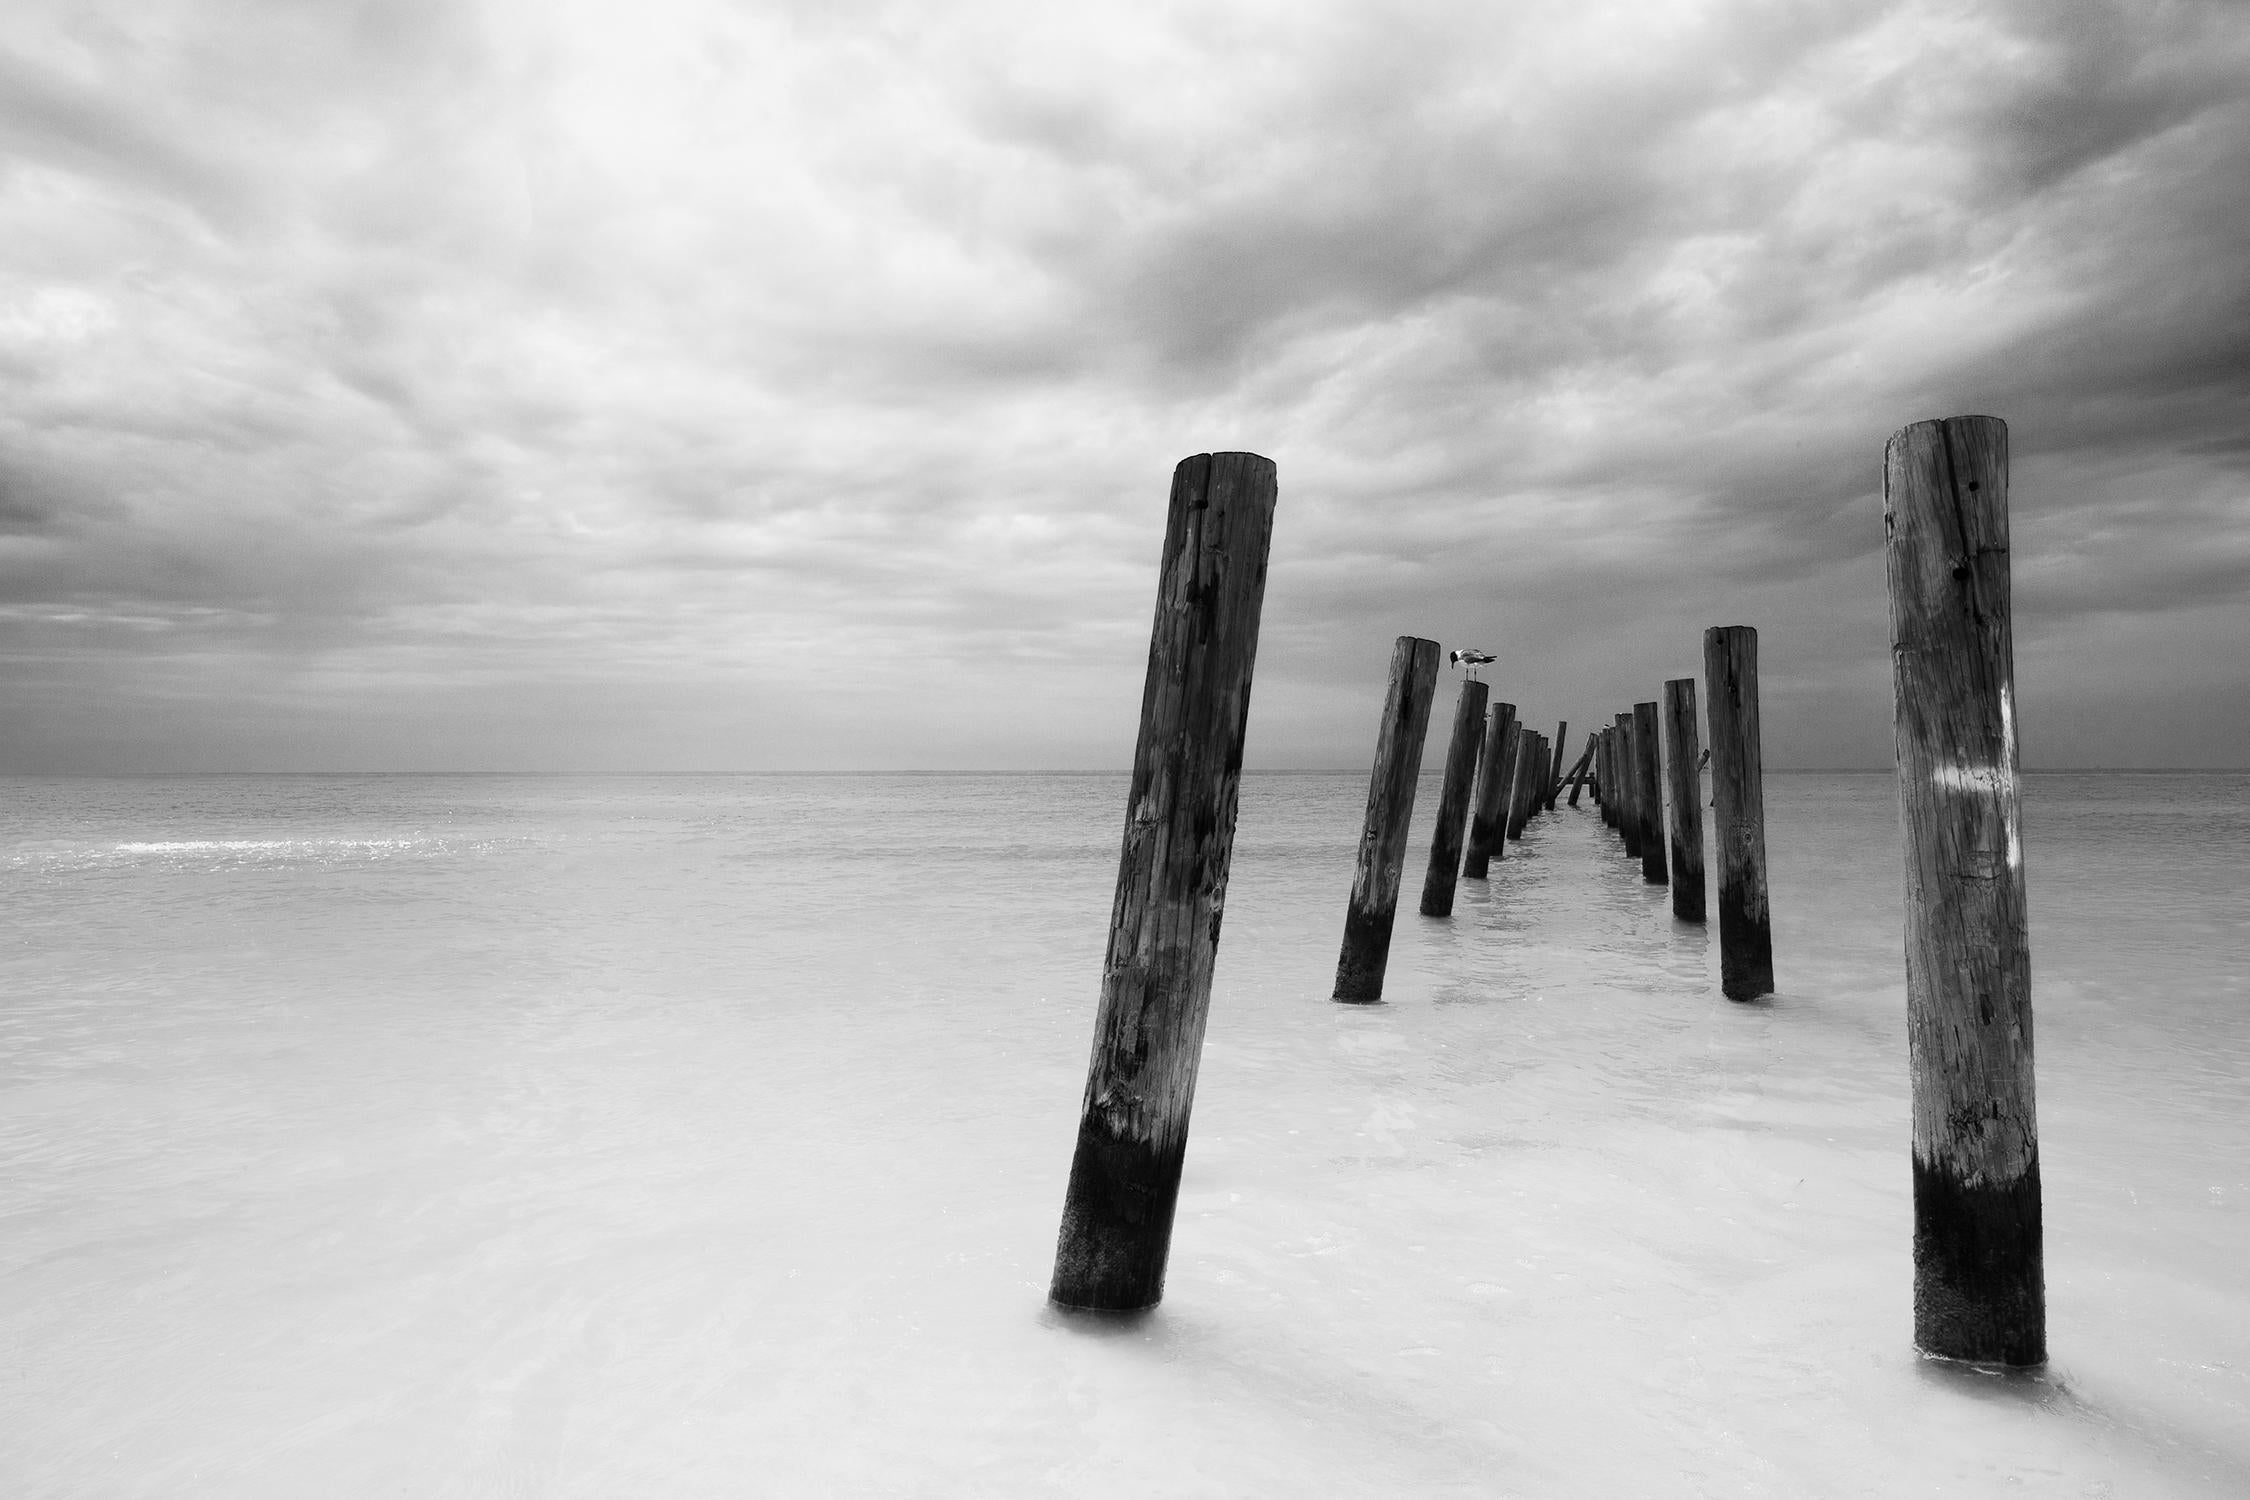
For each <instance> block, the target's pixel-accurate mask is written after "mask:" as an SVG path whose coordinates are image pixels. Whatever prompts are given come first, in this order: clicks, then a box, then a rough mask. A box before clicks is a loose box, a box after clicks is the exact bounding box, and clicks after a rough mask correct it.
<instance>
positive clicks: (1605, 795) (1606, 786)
mask: <svg viewBox="0 0 2250 1500" xmlns="http://www.w3.org/2000/svg"><path fill="white" fill-rule="evenodd" d="M1601 733H1602V743H1601V753H1600V756H1599V759H1598V764H1599V766H1600V770H1598V771H1597V772H1596V773H1595V775H1596V777H1597V778H1598V780H1597V784H1596V785H1595V787H1594V793H1595V799H1596V800H1597V801H1599V802H1600V803H1601V806H1602V822H1603V823H1604V824H1605V825H1606V826H1608V827H1611V828H1615V827H1616V826H1617V771H1616V769H1615V766H1616V762H1615V757H1614V752H1615V750H1616V748H1617V728H1616V726H1615V725H1611V726H1610V727H1608V728H1606V729H1604V730H1602V732H1601Z"/></svg>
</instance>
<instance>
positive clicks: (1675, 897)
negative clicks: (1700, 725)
mask: <svg viewBox="0 0 2250 1500" xmlns="http://www.w3.org/2000/svg"><path fill="white" fill-rule="evenodd" d="M1664 753H1665V758H1666V762H1667V764H1666V774H1667V776H1668V778H1669V786H1670V789H1671V793H1672V817H1671V821H1670V823H1669V824H1668V825H1667V827H1668V828H1669V829H1670V832H1671V836H1672V845H1671V847H1672V915H1673V916H1675V917H1678V918H1679V919H1680V920H1681V921H1683V922H1700V921H1702V920H1703V919H1704V910H1703V907H1704V903H1703V774H1702V771H1701V769H1700V767H1701V764H1702V760H1703V737H1702V735H1701V734H1700V733H1699V732H1698V730H1697V727H1696V721H1695V679H1694V678H1692V677H1675V678H1673V679H1672V680H1671V681H1670V682H1667V683H1665V684H1664Z"/></svg>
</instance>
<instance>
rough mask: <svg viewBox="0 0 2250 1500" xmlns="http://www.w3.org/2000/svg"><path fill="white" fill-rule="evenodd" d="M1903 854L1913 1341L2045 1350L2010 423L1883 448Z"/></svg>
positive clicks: (1972, 422) (1983, 424)
mask: <svg viewBox="0 0 2250 1500" xmlns="http://www.w3.org/2000/svg"><path fill="white" fill-rule="evenodd" d="M1883 524H1884V532H1885V545H1884V556H1885V565H1886V572H1887V574H1888V582H1889V588H1890V604H1891V662H1892V679H1893V685H1894V688H1895V706H1896V719H1895V729H1896V735H1897V745H1898V786H1899V818H1900V823H1901V832H1902V834H1903V836H1904V837H1903V843H1904V846H1905V853H1906V1034H1907V1045H1908V1053H1909V1059H1910V1063H1911V1067H1912V1072H1913V1099H1914V1104H1913V1117H1914V1341H1915V1343H1916V1344H1917V1345H1919V1346H1920V1347H1921V1348H1922V1350H1923V1351H1924V1352H1926V1353H1929V1354H1935V1355H1942V1356H1944V1357H1946V1358H1949V1359H1963V1360H1976V1361H1980V1362H1988V1363H1997V1364H2009V1365H2035V1364H2040V1363H2042V1362H2043V1361H2044V1360H2045V1359H2046V1357H2047V1326H2046V1325H2047V1319H2046V1290H2045V1268H2044V1251H2043V1249H2042V1244H2041V1216H2040V1195H2039V1124H2038V1117H2037V1111H2036V1108H2035V1101H2034V1097H2033V1095H2034V1088H2033V1076H2032V1029H2031V945H2030V929H2029V924H2028V918H2027V910H2026V905H2025V891H2024V867H2023V824H2022V809H2021V802H2020V794H2019V790H2018V781H2017V775H2018V764H2017V747H2016V712H2015V640H2014V634H2013V626H2012V624H2011V614H2012V606H2011V600H2010V597H2009V594H2010V577H2009V566H2008V428H2007V424H2006V423H2004V422H2002V421H2000V420H1999V419H1998V418H1996V417H1951V418H1947V419H1944V420H1942V421H1932V422H1916V423H1914V424H1913V425H1911V426H1909V427H1905V428H1902V429H1900V431H1899V432H1898V433H1896V434H1895V435H1894V436H1893V437H1892V438H1891V441H1890V444H1889V446H1888V447H1887V448H1886V449H1885V450H1884V454H1883Z"/></svg>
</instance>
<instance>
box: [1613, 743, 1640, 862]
mask: <svg viewBox="0 0 2250 1500" xmlns="http://www.w3.org/2000/svg"><path fill="white" fill-rule="evenodd" d="M1640 763H1641V749H1640V746H1639V744H1638V743H1637V742H1636V741H1635V740H1634V738H1633V716H1632V715H1631V714H1619V715H1618V716H1617V791H1618V803H1619V806H1618V809H1617V836H1618V837H1619V838H1621V839H1623V840H1624V841H1625V857H1626V858H1627V859H1639V858H1640V857H1641V810H1640V793H1641V776H1640V771H1639V769H1638V768H1639V766H1640Z"/></svg>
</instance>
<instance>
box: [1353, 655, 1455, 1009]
mask: <svg viewBox="0 0 2250 1500" xmlns="http://www.w3.org/2000/svg"><path fill="white" fill-rule="evenodd" d="M1437 677H1438V643H1437V642H1436V641H1425V640H1423V639H1422V638H1421V637H1419V636H1411V635H1402V636H1400V637H1399V638H1398V644H1397V645H1395V646H1393V647H1392V648H1391V679H1390V686H1389V688H1388V689H1387V690H1386V691H1385V693H1384V697H1383V722H1382V726H1381V728H1380V729H1379V730H1378V731H1377V732H1376V736H1375V770H1374V773H1373V774H1372V775H1371V776H1369V778H1368V782H1367V816H1366V818H1365V820H1364V821H1363V822H1362V823H1361V825H1360V834H1359V862H1358V864H1357V865H1356V867H1355V868H1354V869H1353V871H1352V898H1351V904H1350V905H1349V906H1348V907H1346V908H1345V911H1344V948H1343V952H1342V954H1341V955H1340V956H1338V958H1337V960H1336V990H1335V998H1336V999H1338V1000H1345V1001H1352V1002H1356V1003H1369V1002H1373V1001H1376V1000H1380V999H1382V998H1383V971H1384V968H1385V967H1386V966H1387V965H1388V964H1389V962H1390V955H1391V928H1392V926H1393V925H1394V923H1395V921H1396V919H1397V916H1398V888H1399V883H1400V879H1401V877H1402V875H1403V874H1404V871H1405V867H1406V839H1407V831H1408V828H1409V825H1411V824H1412V822H1413V820H1414V786H1415V779H1416V778H1417V777H1419V776H1420V775H1421V774H1422V740H1423V738H1424V737H1425V736H1426V735H1427V734H1428V732H1429V727H1430V700H1431V699H1432V698H1434V697H1435V696H1436V695H1437Z"/></svg>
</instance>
